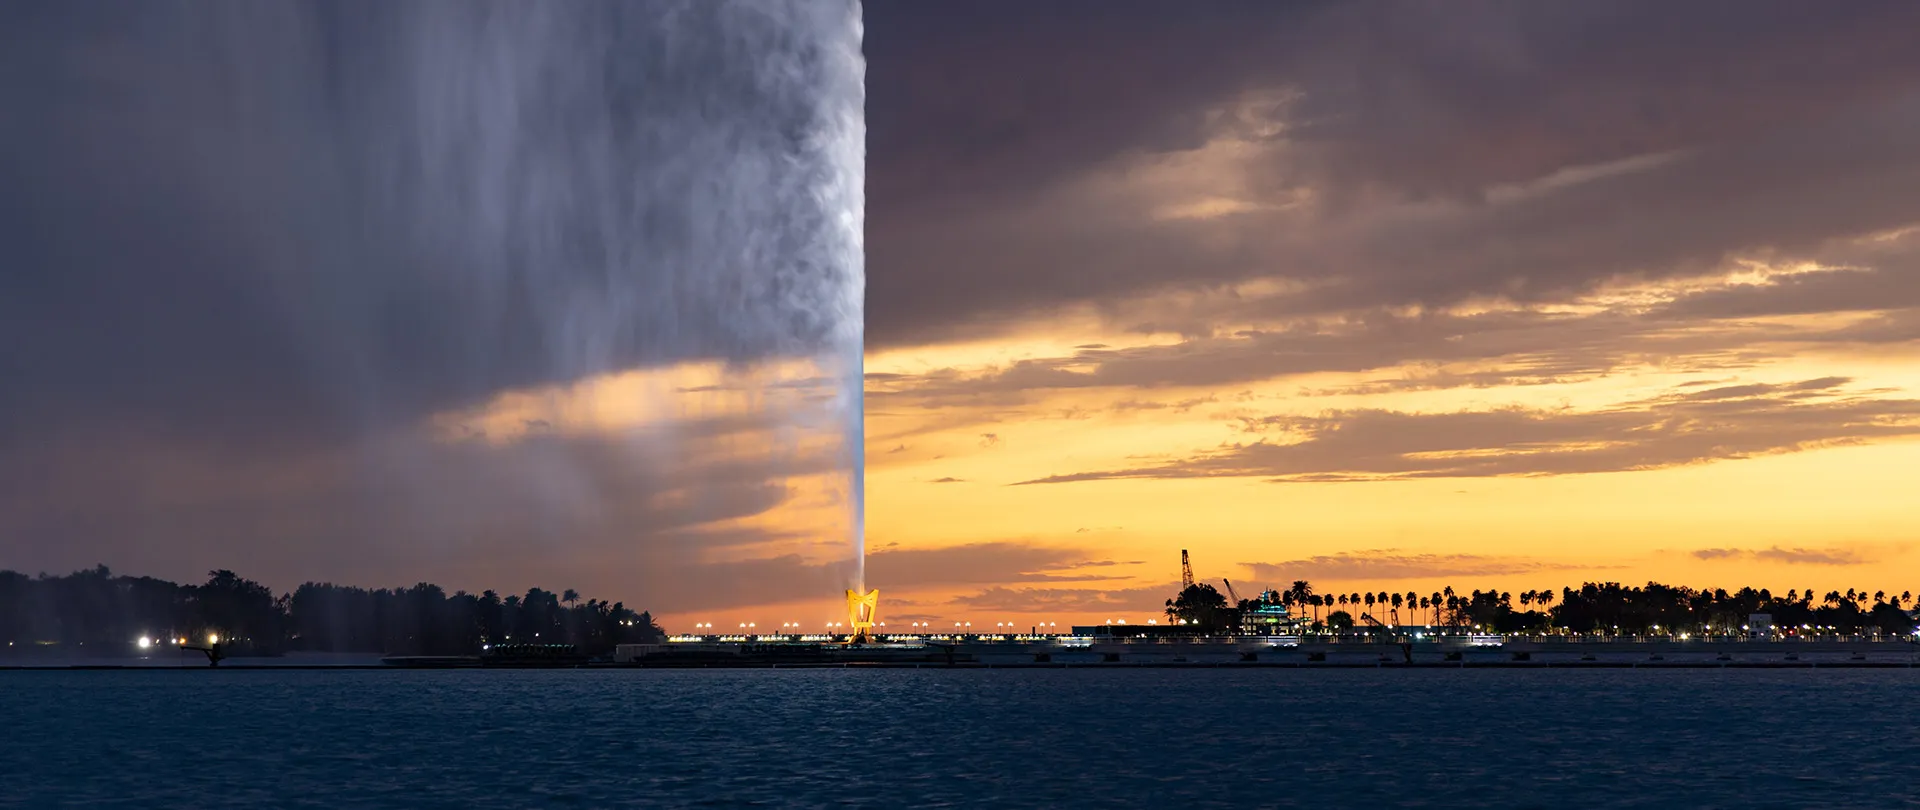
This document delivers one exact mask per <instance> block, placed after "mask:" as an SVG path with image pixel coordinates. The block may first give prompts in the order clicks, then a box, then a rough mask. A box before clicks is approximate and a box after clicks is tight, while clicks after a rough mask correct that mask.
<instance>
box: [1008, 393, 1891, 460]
mask: <svg viewBox="0 0 1920 810" xmlns="http://www.w3.org/2000/svg"><path fill="white" fill-rule="evenodd" d="M1837 385H1839V383H1838V382H1837V381H1836V380H1834V379H1832V378H1823V379H1819V380H1809V381H1805V382H1801V383H1794V384H1786V385H1753V386H1743V387H1742V389H1743V390H1739V391H1731V390H1728V389H1725V388H1723V389H1718V390H1717V392H1716V391H1708V392H1704V393H1708V394H1713V396H1709V397H1701V396H1699V394H1700V393H1702V392H1692V393H1679V394H1675V395H1672V396H1669V397H1663V398H1660V399H1656V400H1651V401H1647V402H1638V403H1627V404H1625V405H1621V406H1618V407H1614V408H1608V409H1599V410H1573V409H1559V410H1551V409H1544V410H1541V409H1527V408H1518V407H1515V408H1505V409H1498V410H1485V411H1459V412H1452V413H1406V412H1400V411H1389V410H1379V409H1355V410H1338V411H1329V412H1326V413H1322V414H1318V415H1312V416H1268V417H1263V418H1259V419H1254V420H1250V421H1247V422H1246V423H1245V428H1244V429H1245V431H1246V432H1248V433H1251V434H1258V435H1260V436H1261V438H1260V439H1258V440H1257V441H1253V442H1250V443H1235V444H1231V445H1227V446H1223V447H1221V448H1219V449H1216V450H1212V451H1207V452H1202V453H1199V454H1196V455H1193V456H1190V457H1188V458H1183V459H1178V460H1175V461H1172V462H1168V463H1165V464H1157V465H1152V466H1143V467H1138V468H1133V469H1123V470H1104V471H1094V472H1077V473H1065V474H1059V475H1052V476H1048V477H1045V478H1040V479H1035V480H1031V481H1023V482H1020V483H1022V484H1061V483H1070V482H1076V481H1096V480H1104V479H1117V478H1209V477H1227V478H1247V477H1251V478H1266V479H1270V480H1273V481H1283V482H1340V481H1381V480H1396V479H1411V478H1478V477H1490V476H1543V475H1574V474H1580V473H1602V472H1625V471H1632V470H1652V469H1662V468H1667V467H1676V466H1681V465H1686V464H1700V463H1707V462H1713V461H1723V460H1729V459H1741V458H1751V457H1755V456H1763V455H1774V454H1779V453H1792V452H1799V451H1803V450H1809V449H1813V448H1818V447H1825V446H1833V445H1845V444H1856V443H1861V442H1866V441H1871V440H1876V439H1888V438H1900V437H1910V436H1920V400H1911V399H1879V398H1874V397H1871V396H1857V395H1847V394H1845V393H1843V392H1840V391H1837V390H1833V389H1834V388H1835V387H1836V386H1837ZM1809 393H1818V394H1825V395H1824V396H1813V397H1809V396H1807V394H1809Z"/></svg>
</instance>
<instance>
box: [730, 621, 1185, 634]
mask: <svg viewBox="0 0 1920 810" xmlns="http://www.w3.org/2000/svg"><path fill="white" fill-rule="evenodd" d="M1120 623H1121V624H1126V623H1127V620H1126V619H1121V620H1120ZM1107 624H1113V620H1111V619H1110V620H1108V621H1107ZM1147 624H1153V622H1152V621H1148V622H1147ZM1181 624H1186V622H1184V621H1183V622H1181ZM759 626H760V625H759V624H758V623H757V622H741V623H740V627H739V629H741V630H753V629H757V628H758V627H759ZM846 626H847V623H846V622H827V623H826V627H827V629H829V630H831V629H835V628H841V627H846ZM876 626H877V627H886V626H887V623H886V622H880V623H879V624H878V625H876ZM912 626H913V629H914V630H915V631H916V632H932V631H933V627H934V624H933V622H913V623H912ZM953 626H954V627H961V628H968V627H972V626H973V622H954V623H953ZM993 626H994V627H997V628H1003V629H1004V630H1006V631H1008V632H1012V631H1014V630H1016V629H1019V628H1020V627H1021V626H1022V625H1020V624H1018V623H1015V622H994V623H993ZM1027 626H1029V627H1047V628H1054V627H1059V626H1060V623H1059V622H1038V623H1035V624H1032V625H1027ZM800 628H801V625H800V623H799V622H781V623H780V629H781V630H783V631H788V632H799V631H800ZM693 629H695V630H712V629H713V622H694V624H693Z"/></svg>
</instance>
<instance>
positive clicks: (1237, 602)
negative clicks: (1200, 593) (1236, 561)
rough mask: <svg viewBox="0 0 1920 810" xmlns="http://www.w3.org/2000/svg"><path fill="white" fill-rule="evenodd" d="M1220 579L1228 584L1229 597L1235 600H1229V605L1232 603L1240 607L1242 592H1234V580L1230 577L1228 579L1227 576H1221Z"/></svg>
mask: <svg viewBox="0 0 1920 810" xmlns="http://www.w3.org/2000/svg"><path fill="white" fill-rule="evenodd" d="M1220 581H1221V582H1223V583H1225V584H1226V586H1227V598H1228V599H1232V600H1233V601H1232V602H1229V603H1227V604H1229V605H1232V606H1234V607H1239V606H1240V594H1237V593H1234V592H1233V581H1232V580H1229V579H1227V578H1226V577H1221V578H1220Z"/></svg>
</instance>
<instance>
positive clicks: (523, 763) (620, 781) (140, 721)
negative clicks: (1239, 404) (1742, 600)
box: [0, 669, 1920, 808]
mask: <svg viewBox="0 0 1920 810" xmlns="http://www.w3.org/2000/svg"><path fill="white" fill-rule="evenodd" d="M1916 698H1920V671H1915V670H1907V669H1901V670H1685V671H1650V670H1598V671H1580V670H1572V671H1569V670H1547V671H1527V670H1413V671H1394V670H1317V671H1296V670H1214V669H1206V670H1165V669H1158V670H1156V669H1148V670H986V671H937V670H877V671H859V670H730V671H722V670H713V671H657V670H611V671H594V670H568V671H511V672H499V671H468V672H459V671H454V672H446V671H442V672H420V671H341V672H325V671H318V672H316V671H283V672H261V671H206V670H190V671H154V672H0V806H7V807H34V808H39V807H62V806H76V807H77V806H89V807H95V806H125V807H189V806H191V807H327V808H344V807H396V808H397V807H407V808H412V807H421V808H436V807H462V808H465V807H609V806H631V807H733V806H744V805H761V806H772V807H820V806H841V805H848V806H863V807H904V806H915V805H920V806H970V807H973V806H977V807H1049V806H1052V807H1059V806H1086V807H1113V806H1128V807H1175V806H1212V807H1229V806H1230V807H1239V808H1247V807H1284V806H1300V807H1314V808H1328V807H1381V806H1393V807H1421V806H1432V807H1479V806H1501V807H1566V806H1581V807H1672V806H1689V807H1840V806H1851V807H1897V806H1916V805H1920V753H1917V752H1920V745H1916V736H1915V735H1916V730H1917V729H1920V700H1916Z"/></svg>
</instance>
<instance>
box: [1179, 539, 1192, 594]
mask: <svg viewBox="0 0 1920 810" xmlns="http://www.w3.org/2000/svg"><path fill="white" fill-rule="evenodd" d="M1191 587H1193V563H1190V562H1187V550H1186V549H1184V548H1183V549H1180V589H1181V590H1183V591H1184V590H1186V589H1188V588H1191Z"/></svg>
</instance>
